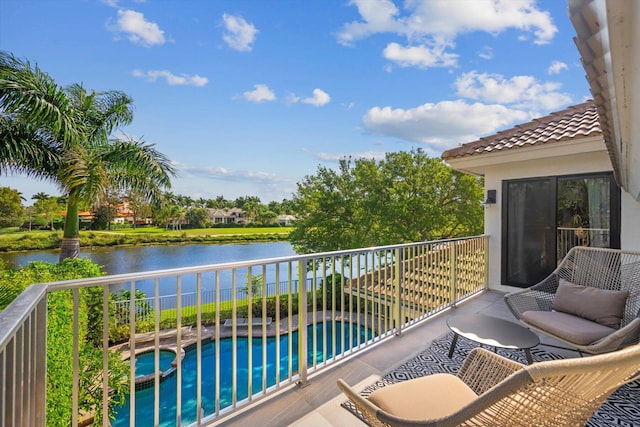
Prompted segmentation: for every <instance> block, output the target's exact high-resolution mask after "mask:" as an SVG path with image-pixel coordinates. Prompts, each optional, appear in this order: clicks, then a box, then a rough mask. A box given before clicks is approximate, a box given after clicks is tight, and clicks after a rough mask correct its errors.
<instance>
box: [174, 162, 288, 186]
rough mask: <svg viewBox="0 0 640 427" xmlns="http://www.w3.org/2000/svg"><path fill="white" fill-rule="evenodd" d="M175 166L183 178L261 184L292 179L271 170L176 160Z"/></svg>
mask: <svg viewBox="0 0 640 427" xmlns="http://www.w3.org/2000/svg"><path fill="white" fill-rule="evenodd" d="M174 166H175V167H176V169H178V170H179V171H180V177H181V178H191V177H199V178H208V179H219V180H223V181H234V182H241V181H246V182H253V183H259V184H270V183H273V184H276V183H283V182H289V181H290V180H289V179H288V178H284V177H282V176H280V175H278V174H275V173H271V172H262V171H251V170H233V171H232V170H229V169H227V168H225V167H221V166H199V165H190V164H185V163H179V162H174Z"/></svg>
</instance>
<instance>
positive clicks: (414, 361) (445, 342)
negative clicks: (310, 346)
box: [342, 333, 640, 427]
mask: <svg viewBox="0 0 640 427" xmlns="http://www.w3.org/2000/svg"><path fill="white" fill-rule="evenodd" d="M452 338H453V333H448V334H446V335H443V336H442V337H440V338H438V339H436V340H435V341H434V342H433V343H432V344H431V346H429V348H427V349H426V350H424V351H423V352H421V353H419V354H417V355H416V356H414V357H412V358H411V359H410V360H409V361H407V362H405V363H403V364H402V365H401V366H399V367H398V368H396V369H394V370H393V371H391V372H389V373H388V374H386V375H385V376H383V377H382V378H381V379H380V380H379V381H376V382H375V383H374V384H371V385H370V386H368V387H367V388H365V389H364V390H363V391H362V392H361V394H362V396H365V397H366V396H369V394H371V393H372V392H373V391H374V390H376V389H378V388H380V387H384V386H386V385H389V384H393V383H397V382H400V381H406V380H409V379H412V378H418V377H422V376H424V375H429V374H433V373H439V372H446V373H451V374H455V373H456V372H457V371H458V367H459V366H460V365H461V364H462V361H463V360H464V358H465V357H466V355H467V354H468V353H469V351H470V350H471V349H472V348H474V347H477V344H476V343H474V342H473V341H470V340H467V339H465V338H463V337H460V338H459V339H458V345H457V346H456V351H455V353H454V355H453V358H452V359H449V357H448V353H449V346H450V345H451V339H452ZM498 354H500V355H502V356H505V357H508V358H510V359H513V360H516V361H518V362H520V363H526V361H525V356H524V352H523V351H517V350H504V349H498ZM531 354H532V356H533V360H534V361H536V362H540V361H543V360H556V359H562V357H561V356H558V355H557V354H553V353H550V352H548V351H546V350H545V349H544V347H536V348H533V349H531ZM576 355H577V353H576ZM342 406H343V407H344V408H345V409H347V410H348V411H349V412H351V413H353V415H355V416H356V417H358V418H360V419H361V420H363V421H364V419H363V418H362V415H361V414H360V413H359V412H358V410H357V409H356V408H355V406H354V405H353V404H352V403H351V402H350V401H346V402H343V403H342ZM587 426H589V427H601V426H627V427H634V426H636V427H637V426H640V380H639V381H635V382H633V383H630V384H627V385H625V386H623V387H621V388H620V389H619V390H618V391H616V392H615V393H614V394H613V395H611V397H610V398H609V400H607V401H606V402H605V404H604V405H602V406H601V407H600V409H598V411H596V413H595V414H594V415H593V417H592V418H591V420H589V423H587Z"/></svg>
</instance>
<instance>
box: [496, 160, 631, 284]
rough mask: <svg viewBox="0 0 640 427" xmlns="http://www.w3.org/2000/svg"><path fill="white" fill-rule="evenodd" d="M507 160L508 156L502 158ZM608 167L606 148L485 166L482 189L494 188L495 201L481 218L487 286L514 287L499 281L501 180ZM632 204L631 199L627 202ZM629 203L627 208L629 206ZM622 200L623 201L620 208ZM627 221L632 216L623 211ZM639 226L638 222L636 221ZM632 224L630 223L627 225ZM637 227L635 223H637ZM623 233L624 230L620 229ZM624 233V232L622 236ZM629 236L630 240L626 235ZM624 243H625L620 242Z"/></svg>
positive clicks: (567, 173) (603, 170)
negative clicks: (486, 243)
mask: <svg viewBox="0 0 640 427" xmlns="http://www.w3.org/2000/svg"><path fill="white" fill-rule="evenodd" d="M505 160H507V159H505ZM608 171H611V163H610V161H609V157H608V155H607V153H606V152H605V151H596V152H589V153H579V154H572V155H567V156H558V157H553V158H544V159H540V160H526V161H517V162H509V161H505V162H504V163H501V164H494V165H488V166H486V167H485V171H484V172H485V174H484V178H485V189H487V190H489V189H495V190H497V191H496V193H497V194H496V199H497V200H496V204H495V205H490V206H487V207H486V208H485V214H484V221H485V233H486V234H488V235H489V236H490V237H489V287H490V288H491V289H496V290H500V291H513V290H516V289H517V288H513V287H510V286H502V284H501V274H500V272H501V267H502V266H501V261H502V260H501V257H502V253H501V242H502V227H501V220H502V194H501V193H502V181H504V180H509V179H521V178H533V177H544V176H553V175H572V174H580V173H592V172H608ZM626 204H627V205H629V206H630V205H631V203H626ZM629 206H627V208H628V209H629ZM624 208H625V203H624V202H623V210H624ZM633 208H634V209H635V211H634V212H635V218H640V206H638V205H637V204H635V205H633ZM626 217H627V220H628V221H630V218H632V216H629V215H626ZM624 224H625V214H624V212H623V229H624V228H625V227H624ZM638 225H639V226H640V224H638ZM628 228H631V227H628ZM636 228H638V226H636ZM623 235H624V233H623ZM635 236H636V238H635V242H636V245H638V243H637V242H638V241H639V240H640V238H639V237H640V230H636V234H635ZM625 237H626V236H625ZM628 240H632V238H629V239H628ZM623 245H624V244H623Z"/></svg>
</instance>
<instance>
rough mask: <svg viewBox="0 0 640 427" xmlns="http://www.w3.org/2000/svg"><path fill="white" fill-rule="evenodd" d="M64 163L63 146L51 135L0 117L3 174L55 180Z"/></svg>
mask: <svg viewBox="0 0 640 427" xmlns="http://www.w3.org/2000/svg"><path fill="white" fill-rule="evenodd" d="M61 161H62V160H61V157H60V144H59V143H58V141H57V140H56V139H55V138H53V137H52V136H51V135H50V134H48V133H46V132H43V131H42V130H39V129H36V128H34V127H33V126H30V125H29V124H27V123H24V122H22V121H21V120H19V118H17V117H15V116H10V115H6V114H0V173H6V172H9V171H11V172H17V173H23V174H26V175H27V176H31V177H34V178H42V179H55V176H56V171H57V170H58V168H59V166H60V164H61Z"/></svg>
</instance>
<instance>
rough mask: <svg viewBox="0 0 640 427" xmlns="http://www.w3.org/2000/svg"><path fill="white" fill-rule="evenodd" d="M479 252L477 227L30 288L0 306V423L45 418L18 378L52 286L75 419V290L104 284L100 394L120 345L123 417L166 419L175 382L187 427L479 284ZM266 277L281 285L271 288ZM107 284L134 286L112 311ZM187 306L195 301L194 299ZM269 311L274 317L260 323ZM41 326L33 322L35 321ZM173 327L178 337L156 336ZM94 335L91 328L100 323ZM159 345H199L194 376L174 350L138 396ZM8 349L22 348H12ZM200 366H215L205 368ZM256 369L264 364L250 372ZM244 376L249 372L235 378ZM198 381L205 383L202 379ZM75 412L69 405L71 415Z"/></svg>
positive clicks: (482, 268) (482, 283) (326, 363)
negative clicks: (67, 346) (68, 327)
mask: <svg viewBox="0 0 640 427" xmlns="http://www.w3.org/2000/svg"><path fill="white" fill-rule="evenodd" d="M487 257H488V236H486V235H482V236H474V237H467V238H456V239H447V240H437V241H429V242H417V243H408V244H396V245H387V246H377V247H369V248H358V249H350V250H341V251H334V252H323V253H316V254H304V255H295V256H287V257H279V258H268V259H262V260H250V261H242V262H232V263H223V264H211V265H204V266H195V267H182V268H173V269H167V270H158V271H149V272H136V273H127V274H118V275H111V276H102V277H94V278H84V279H77V280H69V281H59V282H50V283H44V284H39V285H32V286H31V287H29V288H28V289H27V290H26V291H25V292H24V293H23V294H22V295H20V296H19V297H18V298H17V299H16V300H14V301H13V302H12V303H11V304H10V305H9V306H8V307H7V308H6V309H5V311H3V312H1V313H0V374H3V371H2V370H4V373H6V372H10V373H11V375H0V376H2V379H0V387H4V388H6V389H7V390H11V393H8V394H6V395H5V397H0V408H2V409H3V412H4V413H5V415H3V416H6V417H7V418H5V419H4V420H3V419H2V418H0V426H8V425H19V424H21V423H22V424H25V423H24V422H23V421H24V418H21V417H22V415H19V414H22V413H24V411H22V409H21V408H24V407H25V406H24V405H26V406H27V407H28V409H29V411H27V413H28V414H29V415H27V416H28V417H31V414H33V417H32V418H30V420H31V419H33V420H42V423H39V422H38V423H35V424H33V423H30V422H29V423H26V424H28V425H44V419H45V418H44V417H45V411H46V408H45V407H44V402H45V398H44V384H45V383H46V381H47V379H46V378H44V377H39V378H38V379H37V380H36V378H32V377H28V380H27V381H26V382H25V379H24V378H21V375H22V374H25V375H27V376H28V375H31V374H32V373H34V374H35V373H38V375H46V373H45V369H44V366H46V363H47V362H46V342H45V340H44V337H45V335H44V334H43V333H42V330H43V329H42V328H44V326H43V325H45V324H46V317H45V316H46V300H47V298H46V296H47V295H48V294H52V293H57V292H60V291H65V290H73V292H72V293H69V295H72V296H73V316H72V317H73V331H74V332H73V334H74V336H73V342H74V349H73V352H71V354H69V355H68V356H70V357H71V358H72V359H73V366H74V372H73V381H74V384H75V385H74V390H73V395H74V408H77V409H78V410H83V415H86V413H90V412H91V410H90V409H91V408H89V410H87V408H84V409H82V408H79V407H78V406H77V405H78V401H79V397H78V390H77V389H78V387H79V377H80V376H81V375H82V374H83V369H84V367H83V366H81V365H80V363H79V359H78V358H79V354H82V351H81V349H79V348H78V346H82V345H84V339H83V337H81V336H78V334H79V333H80V332H78V331H79V326H80V325H85V324H86V323H87V321H88V320H87V319H83V318H80V317H81V316H83V314H82V313H81V312H80V310H79V304H80V302H81V301H83V299H82V298H84V297H83V294H84V293H83V292H80V290H81V289H83V288H91V287H96V286H103V287H104V288H103V290H102V291H101V292H102V295H103V296H102V301H101V305H100V306H99V311H101V312H102V319H99V322H98V324H95V325H93V326H92V327H94V328H101V331H102V343H103V344H102V346H103V365H102V366H103V369H102V371H103V373H101V374H100V377H101V383H100V387H102V388H103V389H104V390H107V388H110V386H108V381H110V380H111V379H110V376H109V375H108V374H107V372H108V371H109V369H110V368H109V366H108V364H109V363H110V357H111V355H110V353H111V352H114V351H118V352H120V354H121V356H122V357H123V358H125V357H126V358H130V359H131V366H130V368H129V374H130V380H129V389H130V395H129V398H128V402H129V403H128V405H129V409H128V410H125V413H128V414H129V416H130V417H135V416H136V408H138V409H139V408H140V407H145V406H146V405H151V406H152V407H153V409H152V410H151V407H150V408H149V411H148V417H149V419H151V417H152V416H153V418H154V422H155V423H157V422H158V420H159V418H161V417H166V414H165V413H164V412H165V411H164V410H163V411H162V412H161V411H160V408H159V406H158V405H159V402H158V396H160V394H159V392H158V390H159V388H160V387H164V386H167V385H166V384H169V383H171V382H172V381H173V382H175V381H177V383H175V384H174V385H169V386H171V387H176V392H175V394H174V395H175V396H176V402H175V403H176V405H177V408H178V409H177V411H176V412H175V420H172V421H171V423H172V422H173V421H175V422H179V423H182V422H186V423H187V424H188V423H190V422H200V421H202V420H203V419H205V420H207V421H211V420H213V419H217V418H218V417H223V416H228V415H230V414H232V413H234V412H235V411H236V410H237V409H239V408H241V407H243V406H245V405H247V404H249V403H252V402H254V401H256V400H259V399H261V398H262V397H264V396H267V395H269V394H271V393H272V392H274V391H276V390H280V389H282V388H283V387H288V386H291V385H293V384H296V383H298V384H300V385H304V384H305V383H306V382H307V378H308V375H309V374H310V373H312V372H314V371H317V370H320V369H326V368H328V367H330V366H332V365H333V364H334V362H335V361H337V360H339V359H342V358H345V357H350V356H352V355H354V354H357V352H358V351H360V350H362V349H365V348H367V347H368V346H369V345H371V344H372V343H377V342H379V341H381V340H384V339H388V338H391V337H393V336H394V335H399V334H401V333H402V331H403V329H404V328H406V327H409V326H412V325H415V324H416V323H417V322H421V321H423V320H425V319H427V318H428V317H429V316H431V315H433V314H435V313H437V312H439V311H441V310H443V309H445V308H447V307H450V306H452V305H455V304H456V303H457V302H458V301H460V300H462V299H464V298H467V297H469V296H470V295H473V294H474V293H476V292H479V291H481V290H483V289H485V288H486V287H487V283H486V280H487V268H488V267H487V266H488V263H487ZM223 273H224V274H228V273H230V274H231V276H230V277H231V279H230V281H231V283H230V284H229V286H231V288H230V291H231V300H230V301H229V304H227V301H226V300H224V299H223V297H222V296H221V290H226V288H223V286H225V284H223V283H221V276H222V275H223ZM243 274H244V275H246V276H247V280H248V281H249V283H250V285H248V286H247V288H246V294H247V295H246V298H239V297H238V294H237V291H238V290H239V289H240V288H241V285H240V283H238V280H237V279H236V278H237V277H241V275H243ZM225 277H229V276H225ZM252 277H253V278H256V277H259V278H260V280H259V281H258V282H259V283H253V282H252V280H251V278H252ZM149 281H153V290H152V291H151V293H152V295H149V298H147V299H145V301H144V302H145V303H148V304H149V305H150V306H151V307H144V308H143V311H145V310H146V311H148V310H151V313H147V312H146V311H145V312H144V317H140V318H138V316H137V314H138V310H139V309H140V307H139V305H138V304H140V302H141V301H140V300H139V299H137V298H136V295H135V290H136V289H140V288H141V286H142V285H144V284H145V283H148V282H149ZM190 281H193V282H194V283H195V284H196V287H195V289H196V292H187V293H183V292H182V290H183V289H188V287H187V284H188V283H191V282H190ZM272 282H273V283H276V284H277V286H272V285H271V283H272ZM140 283H142V285H141V284H140ZM161 283H162V286H163V287H164V289H163V291H162V292H163V293H165V294H166V293H169V294H173V295H174V296H173V297H174V298H175V300H176V301H175V307H174V308H170V309H168V312H167V316H173V317H175V319H173V320H171V319H169V320H170V321H169V322H168V323H167V320H166V319H163V318H162V317H161V312H160V309H161V303H160V301H161V300H162V299H164V298H171V297H168V296H166V295H164V294H162V295H161V294H160V284H161ZM111 285H117V286H124V287H125V289H128V290H129V291H130V298H129V299H127V300H126V301H124V302H123V303H122V304H121V305H120V306H119V307H120V308H119V309H118V310H117V313H113V314H111V312H112V311H116V310H111V309H109V308H108V306H109V304H110V302H109V290H108V289H109V286H111ZM186 294H189V295H188V297H189V298H195V302H194V301H192V300H187V299H185V297H187V295H186ZM205 295H206V299H205V298H204V296H205ZM152 301H153V302H152ZM193 303H195V306H193V305H191V304H193ZM222 303H224V304H222ZM243 310H244V311H243ZM221 312H223V313H224V317H222V316H221ZM154 313H155V315H153V314H154ZM112 315H113V316H119V317H118V318H119V319H120V318H121V319H122V322H124V323H122V324H118V323H117V322H111V316H112ZM162 315H164V314H162ZM114 318H115V317H114ZM240 318H247V319H248V320H247V321H248V322H249V323H250V324H251V325H252V326H251V327H238V324H237V321H238V319H240ZM268 318H271V319H272V321H271V322H268V321H267V319H268ZM36 319H38V322H36ZM226 319H232V322H231V327H230V328H229V327H226V328H221V322H224V320H226ZM94 321H95V319H94ZM163 322H164V323H163ZM172 322H173V323H172ZM113 324H115V325H116V326H118V325H119V326H120V327H124V328H125V329H124V331H123V329H122V328H120V329H119V330H118V331H119V332H118V333H120V334H122V333H126V335H125V336H123V337H122V338H124V339H123V340H122V341H118V338H113V339H114V340H116V341H115V342H112V343H109V340H110V339H111V338H110V332H111V330H110V328H111V327H112V325H113ZM254 324H255V325H256V326H253V325H254ZM38 325H41V326H40V329H39V328H38ZM125 325H126V326H125ZM161 325H162V326H161ZM161 327H162V328H165V329H161ZM145 328H146V329H145ZM149 328H151V329H149ZM169 328H172V329H169ZM174 329H175V334H165V333H164V331H167V330H174ZM94 332H96V333H98V334H99V332H100V331H97V330H96V331H94ZM145 332H151V333H152V334H153V338H154V339H153V340H145V341H144V342H143V341H139V340H136V339H135V335H136V334H138V333H145ZM32 335H33V337H32ZM267 336H273V337H274V338H275V339H276V342H278V343H280V344H281V345H276V346H275V347H276V348H275V350H274V351H275V354H271V353H268V350H267V348H268V346H267ZM224 337H229V339H230V341H228V342H227V341H225V340H226V338H224ZM256 340H257V341H256ZM295 342H297V344H294V343H295ZM109 345H111V347H109ZM166 345H169V346H171V347H172V348H174V349H175V351H176V353H177V354H179V355H184V357H187V356H188V355H189V354H190V353H189V352H191V351H193V352H195V354H196V356H197V361H196V362H195V364H196V367H197V369H196V374H195V376H193V377H192V376H191V375H192V373H190V372H186V371H184V370H183V366H185V365H188V363H187V362H186V361H185V362H184V363H183V361H182V356H181V357H178V359H176V363H175V365H176V366H175V370H174V371H173V372H175V376H174V377H171V378H173V379H169V380H167V381H164V380H163V381H162V383H161V381H160V379H158V378H156V379H154V380H153V381H152V382H153V384H149V385H150V386H152V387H155V391H154V395H153V396H155V397H156V398H155V400H153V399H152V400H150V401H149V402H150V403H147V401H145V400H144V399H145V398H144V397H138V396H137V395H138V393H137V392H136V390H137V385H136V384H135V382H134V381H135V368H134V363H133V362H134V361H135V360H136V359H137V357H138V353H139V352H140V351H153V352H154V353H155V361H154V364H155V365H156V369H158V364H159V356H158V352H159V349H160V347H161V346H166ZM208 346H213V348H211V347H208ZM16 348H20V350H19V351H18V352H16V351H15V349H16ZM242 348H246V349H248V355H247V356H246V360H245V361H243V359H241V358H238V357H239V355H240V352H241V351H243V350H241V349H242ZM229 349H230V350H229ZM205 351H206V352H207V354H209V355H215V356H207V357H215V363H213V362H207V363H206V364H205V362H204V361H203V359H204V357H205ZM227 351H232V354H231V355H230V357H231V358H230V359H229V360H228V361H227V362H225V363H229V366H232V367H234V369H233V370H232V378H231V382H229V383H228V384H227V383H224V384H223V382H224V381H226V379H224V378H222V379H221V376H222V375H223V371H225V372H226V371H227V370H228V366H227V365H224V366H222V363H220V358H221V357H227V356H224V354H226V353H225V352H227ZM269 351H270V350H269ZM254 352H255V355H254ZM16 355H21V356H22V355H28V356H29V357H31V356H33V358H34V359H35V362H33V363H34V365H31V364H28V365H25V366H24V367H23V366H22V365H20V364H19V363H18V362H20V361H18V360H17V358H16V357H15V356H16ZM27 359H28V358H27ZM29 363H31V362H29ZM189 363H194V362H189ZM35 364H37V366H36V365H35ZM204 366H208V367H209V368H207V369H213V372H209V373H208V374H207V375H204ZM267 366H275V367H276V369H275V373H273V371H270V373H267ZM256 369H258V370H261V371H258V373H257V374H256V375H258V376H256V377H254V376H253V373H254V371H255V370H256ZM269 369H272V368H269ZM240 372H244V373H245V374H246V373H248V372H250V373H252V375H248V376H247V377H242V376H240V375H241V374H240ZM272 375H275V378H274V377H273V376H272ZM258 378H261V380H258ZM3 381H4V382H3ZM184 381H187V382H189V381H195V382H196V384H195V385H196V387H192V388H191V390H193V389H197V394H196V395H194V396H190V395H189V396H187V395H185V393H190V391H189V389H185V390H183V389H182V387H179V386H177V385H176V384H180V383H181V382H184ZM204 381H209V383H207V385H206V386H205V385H204ZM17 384H27V389H28V391H25V392H24V393H23V394H22V395H21V396H22V397H24V396H27V395H28V396H30V397H29V399H27V400H26V403H22V402H23V399H21V398H20V399H19V398H18V395H17V394H16V392H15V390H17V388H18V386H17ZM172 384H173V383H172ZM29 387H31V388H29ZM205 390H206V391H207V392H215V405H213V407H207V408H203V405H202V403H203V396H202V395H203V393H205ZM229 390H231V391H230V392H229ZM225 393H230V394H225ZM102 395H103V400H102V401H101V403H98V405H102V410H103V411H104V410H106V409H108V405H109V400H108V393H107V392H103V394H102ZM148 395H149V393H147V394H145V395H144V396H148ZM162 395H165V394H164V393H163V394H162ZM7 396H8V397H7ZM141 396H142V395H141ZM193 401H196V406H195V407H194V408H191V407H190V406H189V405H191V403H189V402H193ZM21 405H22V406H21ZM38 405H39V406H38ZM19 409H20V410H19ZM103 411H99V412H100V413H104V412H103ZM196 411H197V413H195V412H196ZM6 414H9V415H6ZM78 416H79V415H78V413H74V415H73V419H74V420H75V419H77V417H78Z"/></svg>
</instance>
